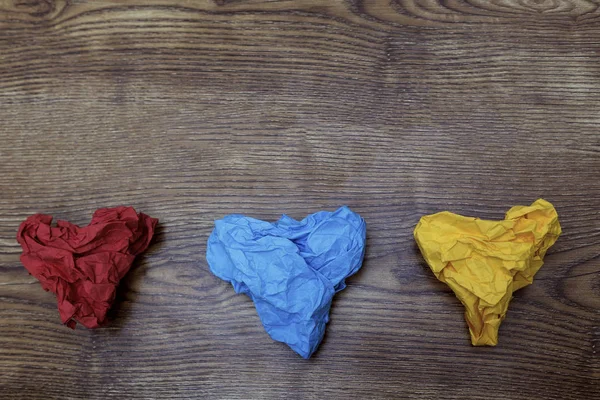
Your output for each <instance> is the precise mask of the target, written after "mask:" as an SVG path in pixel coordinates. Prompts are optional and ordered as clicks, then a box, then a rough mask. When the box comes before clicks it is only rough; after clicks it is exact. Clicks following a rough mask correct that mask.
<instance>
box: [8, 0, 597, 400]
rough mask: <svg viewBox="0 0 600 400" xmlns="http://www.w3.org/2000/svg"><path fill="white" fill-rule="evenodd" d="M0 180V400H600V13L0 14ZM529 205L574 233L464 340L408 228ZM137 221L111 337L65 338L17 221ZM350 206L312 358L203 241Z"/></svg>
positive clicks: (294, 5)
mask: <svg viewBox="0 0 600 400" xmlns="http://www.w3.org/2000/svg"><path fill="white" fill-rule="evenodd" d="M0 186H1V192H0V397H2V398H27V399H35V398H40V399H47V398H61V399H62V398H99V399H100V398H106V397H108V396H114V397H115V398H223V399H237V398H239V399H249V398H253V399H254V398H256V399H270V398H290V399H300V398H314V399H319V398H339V399H348V398H358V399H366V398H387V397H389V398H425V399H441V398H449V399H484V398H485V399H561V400H562V399H599V398H600V355H599V351H600V322H599V321H600V313H599V310H600V214H599V213H600V7H599V6H598V3H597V2H596V1H592V0H537V1H536V0H494V1H489V2H487V1H480V0H449V1H435V0H392V1H390V0H370V1H356V0H347V1H342V0H329V1H315V0H302V1H258V0H257V1H251V0H248V1H244V0H237V1H235V0H231V1H229V0H214V1H183V0H181V1H172V2H168V1H158V0H153V1H94V2H91V1H90V2H84V1H71V2H68V1H52V0H45V1H41V0H31V1H21V0H7V1H0ZM538 197H543V198H545V199H547V200H549V201H551V202H552V203H553V204H554V205H555V206H556V208H557V210H558V212H559V216H560V221H561V224H562V227H563V232H564V233H563V235H562V236H561V237H560V239H559V240H558V242H557V243H556V245H555V246H554V247H552V248H551V250H550V252H549V254H548V255H547V258H546V264H545V265H544V267H543V268H542V269H541V270H540V272H539V273H538V275H537V276H536V280H535V282H534V284H533V285H532V286H529V287H527V288H525V289H523V290H521V291H519V292H517V293H516V294H515V298H514V300H513V302H512V304H511V306H510V308H509V312H508V317H507V319H506V320H505V321H504V323H503V325H502V327H501V329H500V344H499V345H498V346H497V347H495V348H474V347H471V345H470V343H469V336H468V332H467V327H466V324H465V322H464V320H463V315H462V312H463V310H462V306H461V305H460V303H459V302H458V300H457V299H456V298H455V297H454V296H453V294H452V293H451V291H450V290H449V289H448V288H447V287H445V286H444V285H443V284H442V283H440V282H437V281H436V280H435V278H434V276H433V275H432V273H431V272H430V271H429V269H428V268H427V266H426V265H424V262H423V260H422V258H421V257H420V255H419V253H418V250H417V248H416V246H415V243H414V240H413V238H412V230H413V228H414V226H415V224H416V223H417V221H418V219H419V217H420V216H421V215H423V214H428V213H434V212H437V211H441V210H450V211H454V212H457V213H461V214H465V215H473V216H480V217H483V218H494V219H499V218H502V217H503V215H504V212H505V211H506V210H507V209H508V208H510V207H511V206H513V205H516V204H529V203H530V202H532V201H534V200H535V199H536V198H538ZM120 204H125V205H132V206H134V207H135V208H136V209H138V210H139V211H143V212H145V213H147V214H149V215H151V216H153V217H157V218H159V219H160V228H159V230H158V234H157V236H156V241H155V243H154V244H153V245H152V246H151V247H150V249H149V250H148V251H147V253H145V254H144V255H143V256H141V257H140V258H139V259H138V260H137V261H136V263H135V264H134V267H133V269H132V271H131V272H130V273H129V275H128V276H127V277H126V278H125V280H124V281H123V283H122V285H121V287H120V289H119V297H118V300H117V302H116V305H115V307H114V310H113V311H112V312H111V322H110V324H109V325H108V326H106V327H105V328H101V329H97V330H86V329H85V328H81V327H79V328H78V329H77V330H75V331H71V330H70V329H68V328H66V327H64V326H62V325H61V324H60V319H59V316H58V312H57V309H56V301H55V299H54V296H53V295H52V294H50V293H46V292H44V291H43V290H42V289H41V287H40V285H39V284H38V282H37V281H36V280H35V279H34V278H32V277H31V276H29V275H28V274H27V271H26V270H25V269H24V268H23V267H22V266H21V264H20V262H19V254H20V250H21V249H20V247H19V246H18V244H17V242H16V240H15V234H16V230H17V227H18V225H19V223H20V222H21V221H22V220H24V219H25V218H26V217H27V216H28V215H30V214H32V213H36V212H43V213H47V214H51V215H54V216H55V217H56V218H61V219H67V220H70V221H72V222H75V223H78V224H87V222H88V221H89V219H90V217H91V214H92V212H93V211H94V210H95V209H96V208H99V207H105V206H115V205H120ZM342 204H347V205H349V206H350V207H351V208H352V209H354V210H355V211H357V212H359V213H360V214H361V215H362V216H363V217H364V218H365V219H366V220H367V223H368V249H367V256H366V259H365V263H364V265H363V269H362V270H361V271H360V272H359V273H358V274H357V275H356V276H354V277H352V278H351V279H350V280H349V285H348V288H347V289H346V290H345V291H343V292H341V293H340V294H339V295H337V297H336V299H335V300H334V304H333V308H332V311H331V319H332V321H331V323H330V324H329V326H328V329H327V334H326V337H325V340H324V342H323V343H322V345H321V347H320V349H319V351H318V352H317V353H316V354H315V356H314V357H313V358H312V359H310V360H308V361H305V360H303V359H301V358H300V357H298V356H297V355H296V354H295V353H293V352H292V351H291V350H290V349H289V348H288V347H287V346H285V345H284V344H281V343H277V342H274V341H272V340H271V339H270V338H269V337H268V335H267V334H266V333H265V332H264V330H263V328H262V326H261V324H260V321H259V319H258V317H257V315H256V311H255V310H254V308H253V304H252V302H251V301H250V300H249V299H248V298H247V297H245V296H242V295H235V294H234V291H233V289H232V288H231V286H230V285H228V284H226V283H224V282H222V281H220V280H219V279H217V278H216V277H214V276H212V275H211V273H210V272H209V270H208V267H207V264H206V260H205V257H204V254H205V250H206V239H207V237H208V234H209V233H210V231H211V229H212V226H213V223H212V221H213V220H214V219H216V218H220V217H222V216H223V215H226V214H228V213H232V212H238V213H245V214H249V215H252V216H254V217H258V218H262V219H268V220H274V219H276V218H278V217H279V215H280V214H281V213H284V212H285V213H288V214H290V215H291V216H294V217H297V218H301V217H303V216H305V215H306V214H308V213H311V212H314V211H317V210H321V209H328V210H333V209H335V208H337V207H338V206H340V205H342Z"/></svg>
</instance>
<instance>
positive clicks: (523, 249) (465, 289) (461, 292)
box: [414, 199, 561, 346]
mask: <svg viewBox="0 0 600 400" xmlns="http://www.w3.org/2000/svg"><path fill="white" fill-rule="evenodd" d="M560 233H561V229H560V224H559V223H558V215H557V213H556V210H555V209H554V206H552V204H550V203H549V202H547V201H546V200H543V199H538V200H536V201H535V202H534V203H533V204H532V205H530V206H515V207H513V208H511V209H510V210H508V212H507V213H506V217H505V219H504V221H486V220H481V219H478V218H472V217H463V216H461V215H457V214H453V213H451V212H447V211H444V212H440V213H437V214H432V215H426V216H424V217H422V218H421V220H420V221H419V223H418V224H417V227H416V228H415V232H414V234H415V239H416V241H417V244H418V245H419V248H420V249H421V253H422V254H423V257H424V258H425V260H426V261H427V264H429V267H430V268H431V270H432V271H433V273H434V274H435V276H436V277H437V278H438V279H439V280H440V281H442V282H445V283H446V284H447V285H448V286H450V288H451V289H452V290H453V291H454V293H455V294H456V296H457V297H458V298H459V299H460V301H461V302H462V303H463V305H464V306H465V308H466V311H465V319H466V320H467V323H468V325H469V331H470V332H471V343H472V344H473V345H474V346H483V345H489V346H495V345H496V344H498V328H499V327H500V323H501V322H502V320H503V319H504V317H505V316H506V310H507V309H508V303H509V302H510V300H511V298H512V294H513V292H514V291H515V290H518V289H521V288H522V287H525V286H527V285H530V284H531V283H532V282H533V276H534V275H535V273H536V272H537V271H538V270H539V269H540V267H541V266H542V264H543V263H544V262H543V259H544V255H545V254H546V251H547V250H548V248H550V246H552V245H553V244H554V242H556V239H557V238H558V236H559V235H560Z"/></svg>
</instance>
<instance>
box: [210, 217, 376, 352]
mask: <svg viewBox="0 0 600 400" xmlns="http://www.w3.org/2000/svg"><path fill="white" fill-rule="evenodd" d="M366 232H367V227H366V224H365V221H364V220H363V219H362V218H361V217H360V215H358V214H356V213H354V212H352V211H351V210H350V209H349V208H348V207H341V208H339V209H338V210H337V211H335V212H327V211H321V212H318V213H315V214H312V215H309V216H308V217H306V218H304V219H303V220H302V221H296V220H295V219H293V218H290V217H288V216H286V215H283V216H282V217H281V219H279V221H277V222H275V223H270V222H265V221H261V220H258V219H254V218H249V217H245V216H243V215H236V214H233V215H228V216H226V217H225V218H223V219H221V220H218V221H215V229H214V230H213V232H212V234H211V235H210V237H209V238H208V245H207V250H206V259H207V261H208V265H209V266H210V270H211V271H212V272H213V273H214V274H215V275H216V276H218V277H219V278H221V279H223V280H225V281H227V282H231V284H232V285H233V288H234V289H235V291H236V292H237V293H245V294H247V295H248V296H250V298H251V299H252V300H253V301H254V304H255V306H256V311H257V312H258V315H259V317H260V320H261V321H262V323H263V326H264V327H265V330H266V331H267V333H268V334H269V335H270V336H271V338H272V339H273V340H277V341H279V342H284V343H286V344H287V345H288V346H290V347H291V348H292V349H293V350H294V351H295V352H296V353H298V354H300V355H301V356H302V357H304V358H309V357H310V356H311V355H312V354H313V353H314V352H315V350H316V349H317V347H319V343H321V340H322V339H323V335H324V334H325V325H326V324H327V322H329V308H330V307H331V300H332V299H333V295H334V294H335V293H337V292H339V291H340V290H342V289H344V288H345V287H346V284H345V283H344V280H345V279H346V278H347V277H348V276H350V275H352V274H354V273H355V272H356V271H358V270H359V269H360V267H361V264H362V260H363V257H364V253H365V242H366Z"/></svg>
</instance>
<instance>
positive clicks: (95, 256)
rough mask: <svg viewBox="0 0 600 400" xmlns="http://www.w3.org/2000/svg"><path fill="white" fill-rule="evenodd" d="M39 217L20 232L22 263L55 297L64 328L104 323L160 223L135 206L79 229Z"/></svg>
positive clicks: (103, 213)
mask: <svg viewBox="0 0 600 400" xmlns="http://www.w3.org/2000/svg"><path fill="white" fill-rule="evenodd" d="M51 223H52V217H51V216H49V215H44V214H35V215H32V216H30V217H29V218H27V220H25V221H24V222H23V223H21V226H20V227H19V232H18V234H17V241H18V242H19V244H20V245H21V247H22V248H23V254H22V255H21V262H22V263H23V265H24V266H25V268H26V269H27V270H28V271H29V273H30V274H31V275H33V276H34V277H36V278H37V279H38V280H39V281H40V283H41V284H42V287H43V288H44V290H46V291H51V292H53V293H55V294H56V299H57V302H58V311H59V313H60V317H61V320H62V322H63V324H66V325H67V326H68V327H70V328H72V329H75V325H76V322H79V323H81V324H82V325H83V326H85V327H87V328H96V327H98V326H100V325H102V324H103V323H104V322H105V319H106V313H107V312H108V310H109V309H110V307H111V305H112V303H113V301H114V299H115V293H116V287H117V285H118V284H119V281H120V280H121V278H123V276H125V274H126V273H127V271H129V268H131V264H132V263H133V260H134V259H135V256H136V255H138V254H140V253H142V252H143V251H144V250H146V248H147V247H148V245H149V244H150V240H151V239H152V235H153V234H154V229H155V227H156V224H157V223H158V220H157V219H155V218H150V217H149V216H147V215H146V214H143V213H139V214H137V213H136V212H135V210H134V209H133V208H132V207H116V208H102V209H99V210H97V211H96V212H95V213H94V216H93V218H92V221H91V222H90V224H89V225H88V226H86V227H82V228H80V227H79V226H77V225H74V224H71V223H69V222H67V221H58V222H57V224H56V226H55V227H52V226H51V225H50V224H51Z"/></svg>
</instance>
